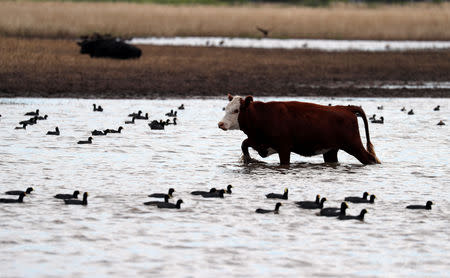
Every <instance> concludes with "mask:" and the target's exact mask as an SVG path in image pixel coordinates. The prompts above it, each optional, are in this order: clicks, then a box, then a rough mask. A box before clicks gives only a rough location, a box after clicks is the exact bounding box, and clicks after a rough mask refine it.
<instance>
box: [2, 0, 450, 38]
mask: <svg viewBox="0 0 450 278" xmlns="http://www.w3.org/2000/svg"><path fill="white" fill-rule="evenodd" d="M256 26H260V27H264V28H266V29H269V30H270V34H269V36H270V37H277V38H325V39H383V40H450V28H449V26H450V3H443V4H439V5H433V4H415V5H401V6H398V5H389V6H388V5H381V6H376V7H368V6H361V5H332V6H330V7H321V8H308V7H301V6H276V5H258V6H250V5H239V6H198V5H181V6H180V5H178V6H171V5H158V4H136V3H84V2H83V3H80V2H8V1H2V2H1V9H0V36H10V37H22V38H27V37H28V38H31V37H34V38H36V37H40V38H76V37H78V36H80V35H83V34H90V33H92V32H99V33H111V34H113V35H117V36H125V37H127V36H134V37H148V36H229V37H258V36H260V35H261V34H260V33H259V32H258V31H257V30H256Z"/></svg>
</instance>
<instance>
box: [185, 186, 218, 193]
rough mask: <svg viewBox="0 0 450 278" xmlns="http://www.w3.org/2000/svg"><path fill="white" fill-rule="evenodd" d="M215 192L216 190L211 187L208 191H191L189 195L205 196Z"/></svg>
mask: <svg viewBox="0 0 450 278" xmlns="http://www.w3.org/2000/svg"><path fill="white" fill-rule="evenodd" d="M216 191H217V189H216V188H214V187H213V188H211V189H210V190H209V191H201V190H198V191H192V192H191V194H192V195H202V194H206V193H214V192H216Z"/></svg>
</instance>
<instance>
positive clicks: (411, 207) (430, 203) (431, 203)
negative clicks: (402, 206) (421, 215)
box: [406, 201, 434, 210]
mask: <svg viewBox="0 0 450 278" xmlns="http://www.w3.org/2000/svg"><path fill="white" fill-rule="evenodd" d="M431 205H434V204H433V202H432V201H428V202H427V203H426V205H425V206H421V205H410V206H407V207H406V208H407V209H426V210H430V209H431Z"/></svg>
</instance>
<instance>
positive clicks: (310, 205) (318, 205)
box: [298, 197, 327, 209]
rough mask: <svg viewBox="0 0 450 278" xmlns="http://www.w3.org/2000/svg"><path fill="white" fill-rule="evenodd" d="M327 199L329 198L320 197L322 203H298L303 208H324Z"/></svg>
mask: <svg viewBox="0 0 450 278" xmlns="http://www.w3.org/2000/svg"><path fill="white" fill-rule="evenodd" d="M326 201H327V198H325V197H324V198H322V199H320V203H318V204H316V203H315V202H314V203H305V204H302V205H298V207H299V208H302V209H322V208H323V203H325V202H326Z"/></svg>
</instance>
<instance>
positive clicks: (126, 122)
mask: <svg viewBox="0 0 450 278" xmlns="http://www.w3.org/2000/svg"><path fill="white" fill-rule="evenodd" d="M135 119H136V118H135V117H133V118H132V119H131V121H125V124H126V125H131V124H134V120H135Z"/></svg>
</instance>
